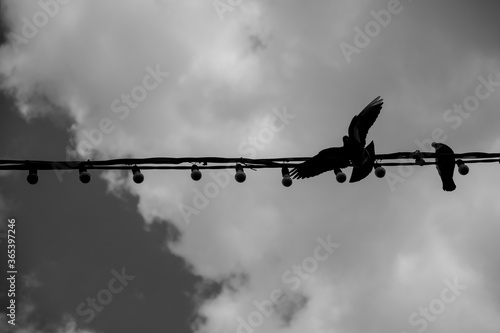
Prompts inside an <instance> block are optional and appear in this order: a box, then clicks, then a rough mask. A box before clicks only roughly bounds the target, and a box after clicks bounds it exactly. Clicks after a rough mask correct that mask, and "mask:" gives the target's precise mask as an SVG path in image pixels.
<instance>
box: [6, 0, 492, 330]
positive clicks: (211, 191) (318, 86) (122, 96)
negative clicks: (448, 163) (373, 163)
mask: <svg viewBox="0 0 500 333" xmlns="http://www.w3.org/2000/svg"><path fill="white" fill-rule="evenodd" d="M54 1H56V0H54ZM54 1H52V2H51V1H48V2H47V3H50V6H49V7H45V9H44V5H41V4H40V3H38V2H35V1H19V0H3V1H2V2H1V3H2V19H3V22H4V26H5V27H4V29H5V30H4V33H5V34H6V35H7V36H8V41H7V42H5V41H4V42H3V43H2V46H1V47H0V78H1V81H0V88H1V89H2V94H1V96H0V98H1V100H0V106H1V111H0V112H1V120H2V121H1V123H0V126H1V131H0V158H2V159H10V158H15V159H54V160H55V159H61V160H65V159H67V158H75V159H87V158H90V159H103V158H116V157H124V156H136V157H144V156H177V157H178V156H226V157H236V156H244V157H262V158H265V157H284V156H311V155H314V154H315V153H317V152H318V151H319V150H321V149H323V148H326V147H330V146H336V145H340V143H341V142H342V141H341V140H342V136H343V135H344V134H345V133H346V131H347V128H348V124H349V122H350V120H351V119H352V117H353V116H354V115H355V114H357V113H359V112H360V111H361V110H362V109H363V107H364V106H365V105H366V104H368V103H369V102H370V101H371V100H373V99H374V98H375V97H376V96H379V95H380V96H382V97H383V98H384V107H383V109H382V112H381V114H380V116H379V118H378V119H377V122H376V123H375V125H374V126H373V127H372V129H371V130H370V133H369V135H368V140H374V141H375V148H376V151H377V152H378V153H389V152H394V151H413V150H416V149H421V150H426V151H427V150H430V146H425V145H423V144H421V143H426V142H427V144H428V143H430V142H431V141H433V140H436V139H433V136H436V133H442V134H441V135H439V136H440V138H439V139H437V140H438V141H442V142H444V143H446V144H448V145H450V146H451V147H452V148H453V149H454V150H455V152H467V151H488V152H498V151H500V138H499V136H498V126H499V123H500V115H499V112H498V110H499V107H500V91H499V90H500V63H499V54H500V47H499V44H498V33H499V32H500V23H499V20H498V13H499V12H500V3H499V2H498V1H493V0H491V1H488V0H485V1H481V2H472V1H465V0H463V1H462V0H460V1H452V0H442V1H433V0H418V1H417V0H413V1H411V0H401V1H400V2H397V1H394V0H373V1H363V0H339V1H323V0H314V1H307V2H305V1H299V0H293V1H274V2H269V1H257V0H242V1H241V2H240V3H238V2H232V3H233V4H234V7H233V6H229V5H228V3H229V2H228V1H224V0H221V1H215V2H213V1H201V0H200V1H194V0H189V1H188V0H186V1H180V0H179V1H176V0H155V1H153V0H150V1H136V0H106V1H99V2H89V1H81V0H73V1H70V2H69V3H68V4H58V2H57V5H56V2H54ZM42 3H43V2H42ZM214 4H215V5H214ZM224 8H225V10H226V11H224ZM44 11H50V12H51V14H52V15H51V16H50V18H49V16H48V15H47V14H44ZM390 11H392V14H391V16H390V19H389V18H388V16H387V13H390ZM44 15H45V16H44ZM377 16H378V19H379V22H381V23H377V21H376V17H377ZM44 17H47V20H46V21H43V18H44ZM36 20H42V21H36ZM35 21H36V22H38V25H39V26H38V28H36V29H35V30H36V31H34V30H33V29H31V30H30V27H29V25H30V24H32V23H33V22H35ZM27 22H28V23H27ZM370 29H372V30H370ZM358 31H364V33H365V34H368V35H369V36H368V37H363V36H362V37H360V36H359V33H358ZM367 39H369V40H367ZM363 43H364V44H363ZM346 50H351V52H350V53H349V51H347V53H346ZM352 50H355V51H352ZM153 73H156V74H153ZM488 81H489V82H490V83H489V84H488V83H485V82H488ZM127 95H130V96H132V97H131V99H129V100H126V98H127V97H126V96H127ZM134 96H135V97H134ZM481 96H482V97H481ZM479 97H481V98H479ZM474 101H477V102H478V104H477V105H472V104H469V106H467V103H473V102H474ZM470 105H472V106H470ZM460 107H462V110H460V109H459V108H460ZM467 107H468V108H469V109H471V111H467ZM103 123H104V124H106V125H103ZM433 133H434V134H433ZM387 171H388V173H387V177H385V178H384V179H378V178H376V177H374V176H373V175H371V176H370V177H368V178H367V179H365V180H364V181H362V182H360V183H356V184H338V183H337V182H336V181H335V178H334V175H333V173H327V174H323V175H321V176H319V177H317V178H314V179H309V180H304V181H296V182H294V184H293V186H292V187H290V188H284V187H283V186H281V184H280V174H279V172H276V170H274V171H273V170H259V171H258V172H254V171H252V170H247V181H246V182H245V183H244V184H237V183H236V182H235V181H234V180H233V179H232V177H233V176H232V172H231V173H229V174H227V173H218V172H213V173H209V172H206V173H204V176H203V178H202V180H201V181H200V182H197V183H193V182H192V181H191V179H190V178H189V175H188V173H186V172H181V171H171V172H154V171H151V172H144V174H145V181H144V183H143V184H140V185H137V184H135V183H133V182H132V180H131V177H130V175H129V174H124V173H117V172H103V173H99V172H93V173H92V177H93V178H92V181H91V183H90V184H87V185H83V184H81V183H80V182H79V181H78V177H77V173H76V172H75V173H72V174H71V173H68V174H64V175H63V176H62V181H59V180H58V178H57V176H56V174H55V173H54V172H40V175H39V176H40V181H39V184H37V185H36V186H30V185H29V184H27V182H26V180H25V177H26V174H24V173H19V172H10V173H8V172H7V173H5V172H4V173H2V174H1V175H0V181H1V187H0V203H1V206H0V208H1V214H0V218H1V219H2V220H1V224H0V226H1V227H2V228H4V227H5V223H6V220H7V218H9V217H15V218H16V220H17V221H18V222H17V223H18V233H19V241H18V242H19V243H18V252H19V263H20V265H22V268H20V269H19V271H20V275H19V285H20V290H21V297H20V300H19V302H20V304H22V305H21V308H20V309H19V318H18V325H17V326H16V330H15V332H30V333H31V332H36V333H39V332H44V333H45V332H65V333H66V332H72V333H73V332H79V333H89V332H92V333H93V332H137V331H143V332H164V331H169V332H170V331H175V332H191V331H192V332H200V333H202V332H203V333H219V332H224V333H225V332H240V333H241V332H245V333H250V331H252V332H253V331H255V332H263V333H266V332H283V333H285V332H286V333H295V332H348V333H350V332H353V333H357V332H398V333H400V332H407V333H410V332H423V331H425V332H450V331H454V332H464V333H465V332H471V331H474V332H481V333H483V332H484V333H488V332H491V333H495V332H499V331H500V317H499V316H498V313H500V289H499V287H498V283H497V282H498V280H499V279H500V265H499V261H498V259H497V253H498V252H499V251H500V246H499V245H498V241H497V235H498V234H499V232H500V226H499V224H498V222H499V216H500V210H499V208H497V207H498V204H497V202H498V199H497V198H498V197H500V186H498V184H497V181H499V177H498V175H499V172H500V171H499V169H498V165H497V164H496V163H495V164H491V165H486V164H479V165H478V164H475V165H471V171H470V174H469V175H468V176H466V177H462V176H460V175H458V174H456V175H455V182H456V183H457V190H456V191H454V192H452V193H445V192H443V191H442V189H441V183H440V180H439V177H438V175H437V171H436V169H435V168H434V167H423V168H411V169H409V170H408V169H398V168H387ZM349 172H350V171H348V173H349ZM228 179H231V181H230V182H229V183H228V182H227V180H228ZM200 193H201V194H202V195H200ZM202 196H203V197H202ZM329 237H330V240H331V242H333V243H335V244H336V247H335V249H334V250H333V248H329V249H330V250H331V253H330V252H327V251H328V250H327V249H325V248H323V247H322V246H321V244H324V243H325V242H327V239H328V238H329ZM318 239H320V240H318ZM318 251H319V252H318ZM320 254H322V255H326V256H327V257H326V259H324V260H323V261H321V260H319V259H317V258H320V257H321V255H320ZM318 255H319V257H318ZM322 258H325V257H322ZM2 265H4V263H2ZM295 265H298V266H295ZM307 265H309V266H307ZM310 265H313V266H310ZM2 267H3V266H2ZM297 267H299V268H297ZM304 267H305V268H304ZM307 267H309V271H310V272H309V273H307V274H305V273H304V270H306V271H307V269H308V268H307ZM311 267H312V268H311ZM122 268H124V269H125V271H126V273H127V274H128V275H133V276H135V278H134V279H133V280H131V281H129V282H128V284H127V285H126V286H124V288H123V290H122V291H121V292H119V293H117V294H112V295H113V299H112V301H111V302H110V303H109V304H107V305H105V307H104V310H103V311H102V312H100V313H98V314H97V315H96V316H95V318H93V319H92V320H89V321H86V319H88V318H89V317H88V315H81V314H79V313H78V311H77V310H76V308H77V307H78V306H79V304H80V303H81V302H85V301H86V299H87V297H96V295H97V294H98V293H101V295H104V294H103V293H106V290H111V289H110V288H111V287H110V281H114V280H112V279H113V278H114V276H115V274H118V273H117V272H121V270H122ZM299 269H302V271H300V270H299ZM3 271H4V269H3V268H2V273H3ZM113 272H115V273H113ZM111 285H112V284H111ZM453 285H455V287H453ZM457 286H458V287H457ZM102 290H104V291H102ZM101 291H102V292H101ZM275 292H278V293H279V292H281V293H283V294H284V295H286V297H285V298H284V299H282V301H281V302H280V303H279V304H278V305H276V306H274V307H273V308H272V310H269V311H270V312H269V313H268V312H266V311H267V310H266V308H264V309H262V308H261V307H260V305H259V304H270V303H269V302H271V301H268V300H270V299H272V298H273V297H274V296H272V295H275V294H273V293H275ZM108 293H110V292H108ZM1 296H2V298H3V299H5V294H3V295H1ZM259 307H260V309H259ZM84 309H86V308H84ZM426 309H427V310H426ZM425 311H428V312H425ZM266 314H267V315H266ZM260 319H262V320H260ZM1 320H4V318H3V317H2V319H1ZM242 323H243V324H242ZM1 325H4V326H5V325H7V324H5V322H1ZM2 327H3V326H2Z"/></svg>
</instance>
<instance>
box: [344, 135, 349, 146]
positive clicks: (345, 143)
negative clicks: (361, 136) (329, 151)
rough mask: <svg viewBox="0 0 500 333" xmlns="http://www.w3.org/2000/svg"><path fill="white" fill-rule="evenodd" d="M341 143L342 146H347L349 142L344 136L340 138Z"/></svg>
mask: <svg viewBox="0 0 500 333" xmlns="http://www.w3.org/2000/svg"><path fill="white" fill-rule="evenodd" d="M342 141H343V142H344V146H347V145H348V144H349V142H350V140H349V137H348V136H347V135H344V136H343V137H342Z"/></svg>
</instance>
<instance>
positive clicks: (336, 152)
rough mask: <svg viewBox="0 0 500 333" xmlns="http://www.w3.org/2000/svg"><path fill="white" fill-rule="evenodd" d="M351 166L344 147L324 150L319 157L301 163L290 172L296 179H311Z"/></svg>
mask: <svg viewBox="0 0 500 333" xmlns="http://www.w3.org/2000/svg"><path fill="white" fill-rule="evenodd" d="M348 166H349V158H348V156H347V151H346V149H345V148H344V147H332V148H327V149H323V150H322V151H320V152H319V153H318V154H317V155H315V156H313V157H311V158H310V159H308V160H307V161H305V162H303V163H301V164H300V165H299V166H297V167H296V168H294V169H293V170H292V171H291V172H290V176H292V178H294V179H303V178H310V177H314V176H317V175H319V174H322V173H323V172H327V171H331V170H334V171H335V173H337V172H339V171H340V169H342V168H347V167H348Z"/></svg>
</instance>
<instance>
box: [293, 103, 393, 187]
mask: <svg viewBox="0 0 500 333" xmlns="http://www.w3.org/2000/svg"><path fill="white" fill-rule="evenodd" d="M382 104H383V100H382V98H380V96H379V97H377V98H375V99H374V100H373V101H372V102H371V103H370V104H368V105H367V106H366V107H365V108H364V109H363V111H361V112H360V113H359V114H358V115H356V116H354V118H353V119H352V120H351V123H350V125H349V129H348V135H346V136H344V137H343V138H342V140H343V142H344V145H343V146H342V147H333V148H327V149H324V150H322V151H320V152H319V153H318V154H317V155H316V156H314V157H312V158H311V159H309V160H307V161H305V162H303V163H302V164H300V165H299V166H297V167H296V168H295V169H293V170H292V172H291V173H290V175H291V176H292V177H293V178H298V179H301V178H309V177H314V176H317V175H319V174H321V173H323V172H326V171H331V170H334V171H335V173H337V172H339V171H340V168H346V167H348V166H349V161H352V163H353V165H354V168H353V171H352V174H351V178H350V180H349V182H350V183H354V182H357V181H360V180H362V179H364V178H365V177H367V176H368V175H369V174H370V172H371V171H372V170H373V162H374V161H373V160H372V159H370V158H369V157H371V156H373V155H375V146H374V144H373V142H371V143H370V145H368V146H367V147H366V148H365V144H366V135H367V134H368V130H369V129H370V127H371V126H372V125H373V124H374V123H375V120H376V119H377V117H378V115H379V113H380V110H381V109H382Z"/></svg>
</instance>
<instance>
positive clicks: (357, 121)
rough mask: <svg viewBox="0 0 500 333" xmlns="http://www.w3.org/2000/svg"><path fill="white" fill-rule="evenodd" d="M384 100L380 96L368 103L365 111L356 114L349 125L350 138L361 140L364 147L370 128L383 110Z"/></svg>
mask: <svg viewBox="0 0 500 333" xmlns="http://www.w3.org/2000/svg"><path fill="white" fill-rule="evenodd" d="M383 104H384V100H383V99H382V98H380V96H378V97H377V98H375V99H374V100H373V101H372V102H371V103H370V104H368V105H367V106H366V107H365V108H364V109H363V111H361V112H360V113H359V114H358V115H357V116H354V118H352V120H351V124H350V125H349V131H348V134H349V138H351V139H353V140H356V141H357V142H360V143H361V144H362V145H363V147H364V146H365V144H366V135H367V134H368V130H369V129H370V127H372V125H373V124H374V123H375V120H377V117H378V115H379V114H380V110H382V105H383Z"/></svg>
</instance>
